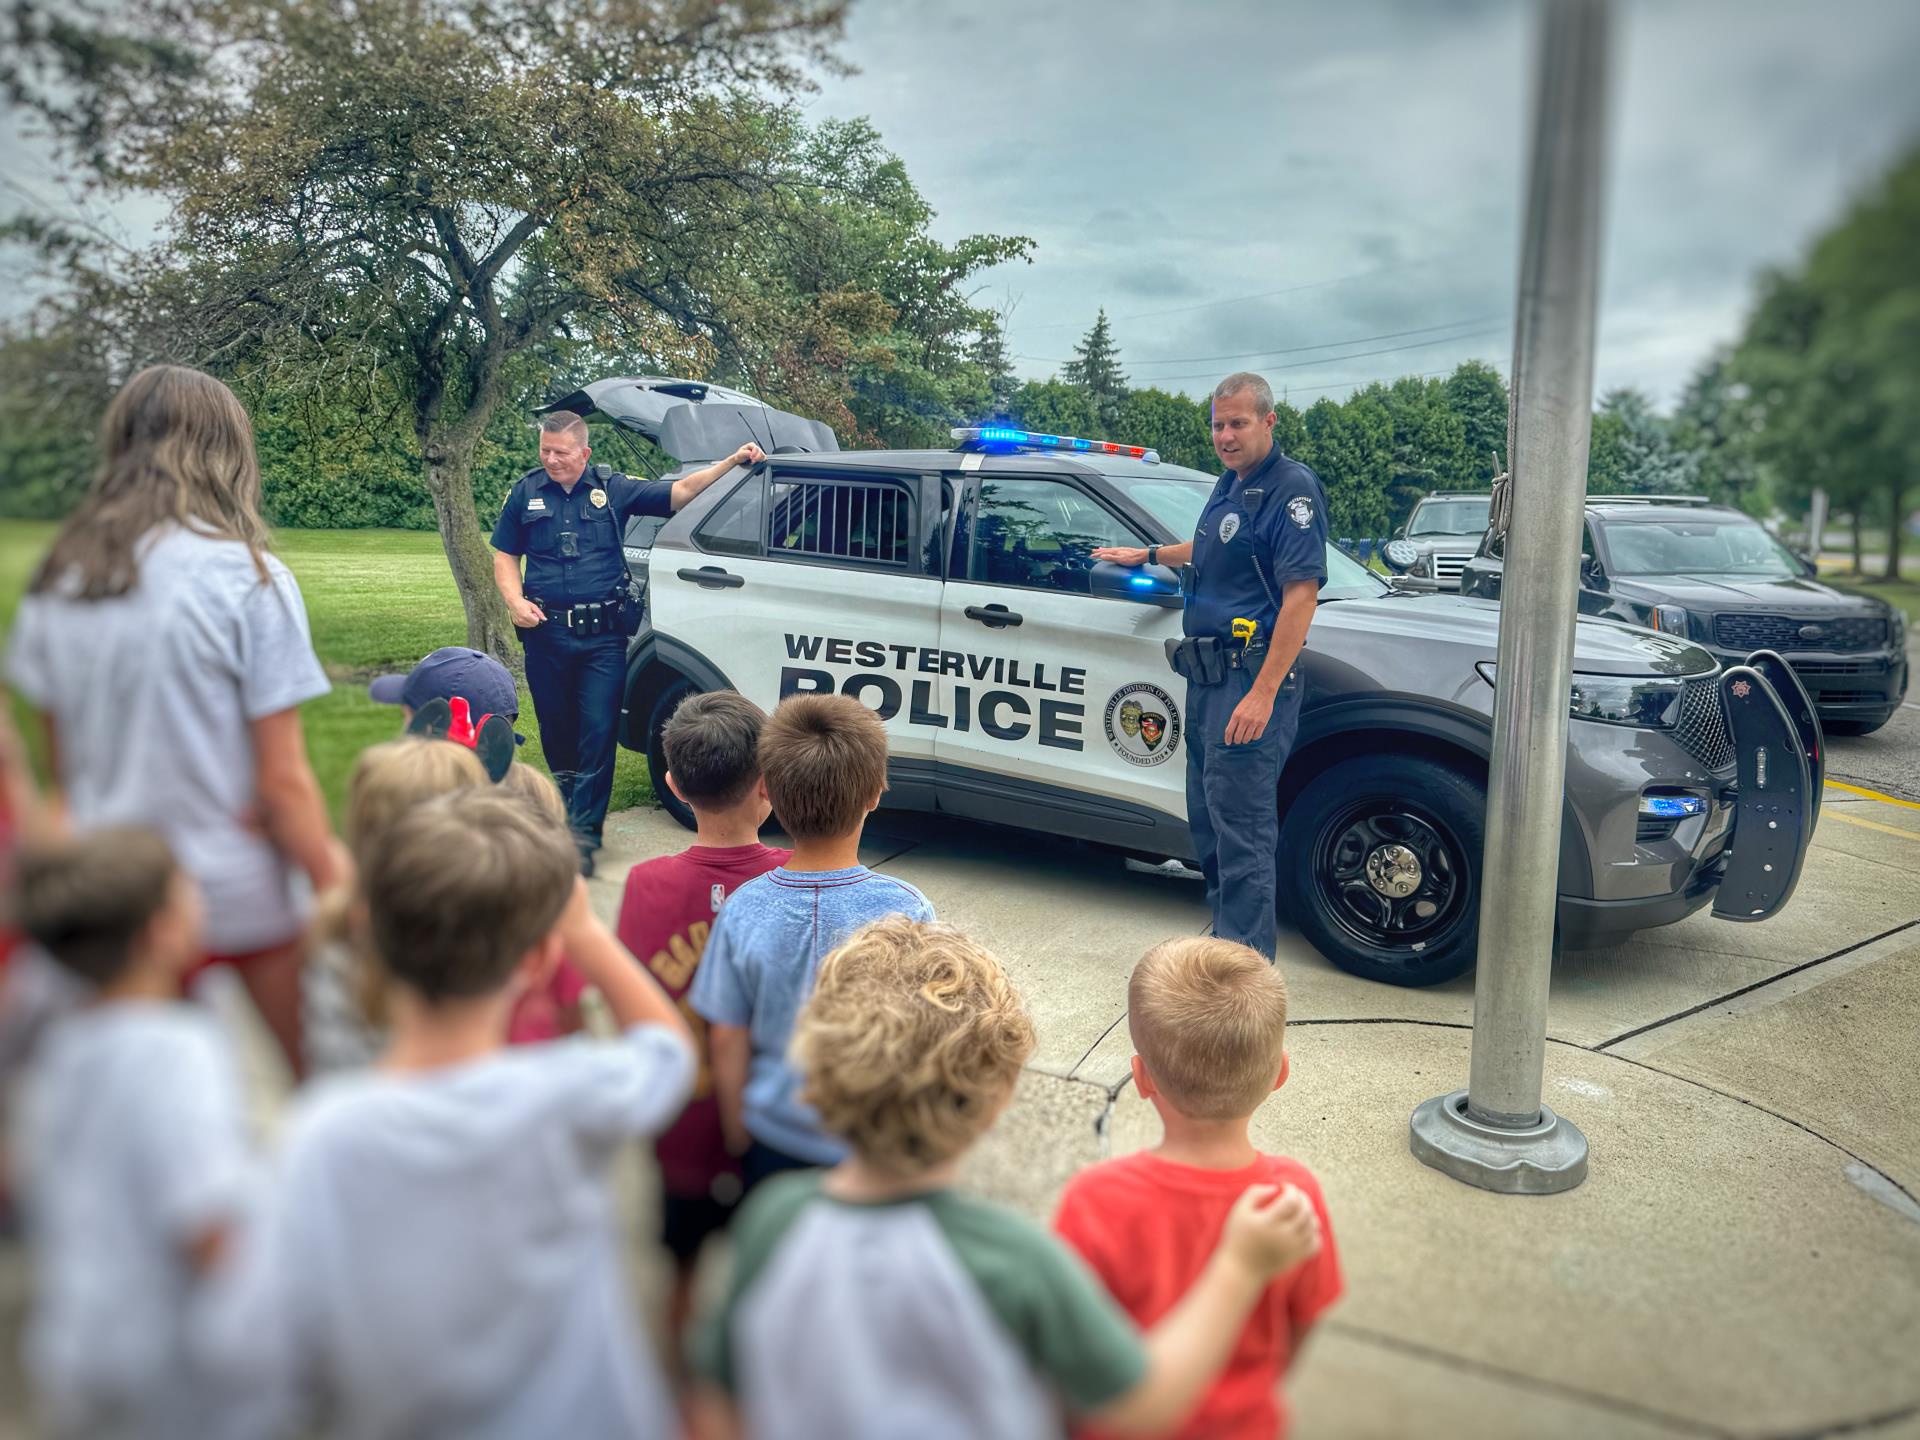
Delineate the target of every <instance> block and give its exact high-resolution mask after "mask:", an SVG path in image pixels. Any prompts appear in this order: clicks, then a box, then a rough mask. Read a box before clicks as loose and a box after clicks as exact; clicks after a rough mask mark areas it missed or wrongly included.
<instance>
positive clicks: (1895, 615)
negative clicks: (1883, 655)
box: [1887, 605, 1907, 660]
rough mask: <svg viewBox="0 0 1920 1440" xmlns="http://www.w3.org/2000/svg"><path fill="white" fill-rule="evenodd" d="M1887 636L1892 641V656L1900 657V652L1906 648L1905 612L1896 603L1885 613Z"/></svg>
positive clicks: (1896, 658)
mask: <svg viewBox="0 0 1920 1440" xmlns="http://www.w3.org/2000/svg"><path fill="white" fill-rule="evenodd" d="M1887 626H1888V629H1887V638H1888V639H1889V640H1891V641H1892V642H1893V656H1894V659H1895V660H1898V659H1899V658H1900V652H1901V651H1902V650H1904V649H1906V648H1907V612H1906V611H1904V610H1902V609H1901V608H1900V607H1899V606H1898V605H1896V606H1894V607H1893V609H1892V610H1891V611H1889V612H1888V615H1887Z"/></svg>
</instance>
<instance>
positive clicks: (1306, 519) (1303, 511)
mask: <svg viewBox="0 0 1920 1440" xmlns="http://www.w3.org/2000/svg"><path fill="white" fill-rule="evenodd" d="M1287 518H1288V519H1289V520H1291V521H1293V523H1294V524H1296V525H1298V526H1299V527H1300V528H1301V529H1302V530H1305V529H1307V528H1308V527H1309V526H1311V525H1312V524H1313V501H1311V500H1309V499H1308V498H1307V497H1306V496H1304V495H1296V496H1294V497H1293V499H1291V500H1289V501H1288V502H1287Z"/></svg>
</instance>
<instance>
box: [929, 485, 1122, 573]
mask: <svg viewBox="0 0 1920 1440" xmlns="http://www.w3.org/2000/svg"><path fill="white" fill-rule="evenodd" d="M1144 539H1145V537H1144V536H1141V535H1137V534H1135V533H1134V531H1133V529H1132V527H1131V526H1129V525H1127V524H1126V523H1125V522H1124V521H1122V520H1121V519H1120V518H1119V517H1118V516H1116V515H1114V514H1113V513H1112V512H1111V511H1109V510H1108V509H1107V508H1106V507H1105V506H1103V505H1101V504H1100V503H1099V502H1098V501H1097V500H1095V499H1094V498H1093V497H1092V496H1091V495H1089V494H1087V492H1086V491H1084V490H1082V489H1080V488H1079V487H1078V486H1077V485H1071V484H1068V483H1067V482H1065V481H1062V480H1044V479H1007V478H993V477H989V478H986V479H983V480H982V481H981V482H980V501H979V506H978V509H977V512H976V514H975V517H974V522H973V543H972V547H971V554H970V563H969V565H968V571H967V573H968V576H969V577H970V578H971V579H974V580H984V581H987V582H988V583H990V584H995V585H1020V586H1026V587H1028V588H1032V589H1041V590H1068V591H1072V592H1074V593H1076V594H1082V595H1084V594H1086V593H1087V592H1088V591H1089V589H1090V588H1091V583H1090V581H1089V578H1088V577H1089V573H1090V572H1091V570H1092V568H1093V560H1092V558H1091V552H1092V551H1093V550H1094V549H1095V548H1097V547H1099V546H1102V545H1139V544H1141V543H1143V541H1144Z"/></svg>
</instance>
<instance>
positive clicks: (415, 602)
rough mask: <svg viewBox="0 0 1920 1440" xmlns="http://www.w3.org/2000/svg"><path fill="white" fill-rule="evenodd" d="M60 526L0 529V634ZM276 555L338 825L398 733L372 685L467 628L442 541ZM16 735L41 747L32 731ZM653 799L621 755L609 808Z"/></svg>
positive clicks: (313, 534)
mask: <svg viewBox="0 0 1920 1440" xmlns="http://www.w3.org/2000/svg"><path fill="white" fill-rule="evenodd" d="M54 530H55V527H54V526H53V525H51V524H36V523H30V522H26V521H15V520H9V521H7V522H6V525H5V527H4V529H0V627H5V628H8V629H10V628H11V626H12V622H13V612H14V608H15V606H16V605H17V604H18V603H19V599H20V596H21V594H22V593H23V592H24V591H25V589H26V586H27V581H28V579H29V578H30V576H31V575H32V573H33V567H34V566H35V565H36V564H37V563H38V561H39V559H40V556H41V555H42V554H43V553H44V552H45V550H46V547H47V545H48V544H49V543H50V542H51V540H52V539H53V534H54ZM274 552H275V553H276V554H277V555H279V556H280V558H281V559H282V560H284V561H285V562H286V563H287V566H288V568H289V569H291V570H292V571H293V573H294V575H295V576H296V577H297V578H298V579H299V581H300V591H301V593H302V594H303V595H304V596H305V597H306V602H307V615H308V617H309V618H310V620H311V621H312V624H313V644H314V649H316V650H317V651H318V652H319V654H320V659H321V661H322V663H323V664H325V665H326V667H327V673H328V675H330V676H331V677H332V678H333V681H334V686H333V693H332V694H331V695H324V696H322V697H321V698H320V699H318V700H315V701H312V702H311V703H309V704H307V705H305V706H303V707H302V709H301V717H302V719H303V720H304V721H305V723H306V731H307V747H308V749H309V751H310V752H311V753H312V756H313V768H314V771H315V773H316V774H317V775H318V776H319V777H320V784H321V787H322V788H323V789H324V790H325V791H326V795H327V803H328V805H329V806H331V807H332V809H333V813H334V817H335V819H336V821H337V820H338V818H339V815H340V805H341V802H342V800H343V799H344V797H345V794H346V785H347V775H348V773H349V772H350V771H351V770H352V768H353V761H354V757H355V756H356V755H358V754H359V753H360V752H361V751H362V750H364V749H365V748H366V747H367V746H369V745H371V744H374V743H375V742H376V741H380V740H385V739H388V738H390V737H391V736H392V735H394V734H395V733H396V732H397V731H398V729H399V724H400V717H399V712H398V711H397V710H395V709H394V708H393V707H392V706H389V705H376V704H374V703H373V702H372V701H371V700H369V699H368V698H367V681H368V680H369V679H370V678H372V677H373V676H375V675H379V674H383V673H385V672H387V671H390V670H391V671H405V670H409V669H411V668H412V667H413V664H414V662H415V661H416V660H418V659H419V658H420V657H421V656H422V655H425V654H426V653H427V652H428V651H430V650H434V649H437V648H439V647H440V646H442V645H458V644H462V643H464V641H465V639H466V633H467V625H466V619H465V617H464V616H463V614H462V612H461V609H460V596H459V594H458V592H457V591H455V589H454V588H453V578H452V576H451V575H450V574H449V573H448V570H447V562H446V556H445V554H444V553H443V552H442V551H441V548H440V537H439V536H438V535H436V534H433V533H431V532H424V533H423V532H420V531H413V530H282V531H279V532H277V533H276V534H275V536H274ZM20 718H21V721H22V727H23V729H25V730H26V731H27V734H28V738H29V741H30V743H33V744H35V745H36V746H37V744H38V735H37V729H38V727H37V726H31V725H29V724H28V723H27V717H26V715H25V714H24V712H21V714H20ZM519 728H520V733H521V734H523V735H525V736H526V737H527V743H526V744H525V745H524V746H522V747H521V750H520V758H521V759H523V760H526V761H528V762H530V763H532V764H535V765H539V766H540V767H541V768H542V769H544V768H545V767H546V760H545V757H544V756H543V755H542V754H541V751H540V739H539V727H538V726H536V725H535V724H534V720H533V701H532V700H531V699H530V698H529V697H528V695H527V688H526V686H525V685H524V684H522V685H521V687H520V726H519ZM652 799H653V791H652V788H651V787H650V786H649V785H648V783H647V765H646V760H645V759H644V757H642V756H639V755H635V754H633V753H631V752H629V751H626V750H622V751H620V753H619V758H618V759H617V760H616V761H615V764H614V773H613V806H612V808H614V809H615V810H620V809H624V808H626V807H627V806H630V805H644V804H647V803H649V802H651V800H652Z"/></svg>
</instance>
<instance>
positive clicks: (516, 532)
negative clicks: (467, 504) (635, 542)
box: [493, 465, 673, 873]
mask: <svg viewBox="0 0 1920 1440" xmlns="http://www.w3.org/2000/svg"><path fill="white" fill-rule="evenodd" d="M672 513H673V486H672V485H671V484H670V483H668V482H666V481H663V480H633V479H630V478H628V477H627V476H625V475H621V474H617V473H615V472H613V471H611V470H609V469H608V468H607V467H606V466H604V465H594V466H591V467H589V468H587V469H586V470H585V471H584V472H583V473H582V474H581V476H580V478H579V479H578V480H576V481H574V482H573V484H572V485H562V484H561V483H560V482H559V481H558V480H555V479H554V478H553V477H552V476H550V475H549V474H548V473H547V472H546V470H545V469H544V468H539V469H534V470H529V471H528V472H527V473H526V474H525V475H522V476H521V477H520V479H519V480H517V481H516V482H515V483H514V486H513V488H512V489H511V490H509V491H508V492H507V503H506V504H505V506H503V507H502V509H501V511H500V520H499V523H498V524H496V525H495V526H494V527H493V548H494V549H495V550H497V551H499V552H501V553H502V554H505V555H524V556H526V575H525V577H524V579H523V580H522V586H523V590H524V593H525V596H526V598H527V599H528V600H531V601H532V602H533V603H534V604H535V605H537V606H539V607H540V609H541V610H542V611H544V612H545V615H546V619H545V620H544V621H543V622H542V623H540V624H539V625H536V626H533V627H532V628H528V629H521V630H520V631H519V632H518V633H519V635H520V639H521V642H522V643H523V644H524V645H525V646H526V662H527V688H528V689H529V690H531V691H532V692H533V710H534V715H535V717H536V718H537V719H538V720H539V722H540V744H541V747H542V748H543V749H544V750H545V751H546V756H547V765H548V768H549V769H551V770H552V771H553V778H554V780H555V781H556V782H557V783H558V785H559V786H560V793H561V795H563V796H564V797H565V798H566V802H567V823H568V825H569V826H570V827H571V828H572V830H573V835H574V842H575V843H576V844H577V845H578V846H579V847H580V853H581V859H582V868H583V869H585V870H587V871H588V873H591V872H592V855H593V852H594V851H595V850H596V849H598V848H599V846H600V832H601V828H602V826H604V825H605V823H606V818H607V799H608V797H609V796H610V795H611V794H612V793H613V757H614V744H615V740H616V735H615V730H616V727H617V726H618V724H619V720H620V691H621V686H622V684H623V682H624V680H625V676H626V654H627V633H628V630H627V628H625V627H623V625H622V623H621V619H620V613H619V612H618V611H617V610H616V609H615V606H616V604H617V603H620V602H624V600H625V596H626V588H627V579H628V574H627V561H626V552H625V551H624V550H623V549H622V546H621V537H622V536H624V535H625V534H626V526H627V520H628V518H629V517H630V516H634V515H670V514H672ZM596 605H597V606H600V607H602V609H601V611H600V613H599V615H598V616H597V617H596V616H595V615H593V613H592V610H591V607H593V606H596ZM583 607H584V608H583ZM634 618H636V619H637V617H634ZM629 623H630V622H629Z"/></svg>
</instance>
